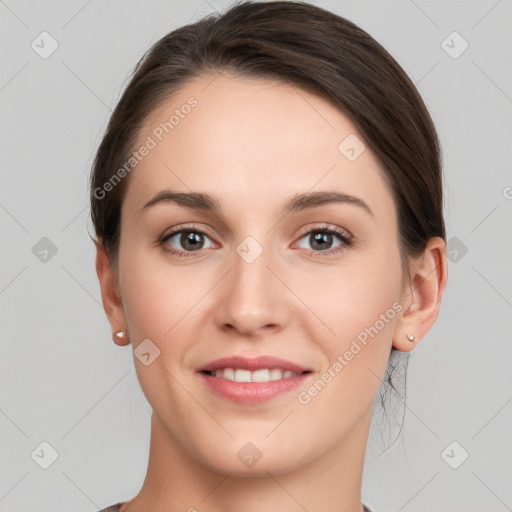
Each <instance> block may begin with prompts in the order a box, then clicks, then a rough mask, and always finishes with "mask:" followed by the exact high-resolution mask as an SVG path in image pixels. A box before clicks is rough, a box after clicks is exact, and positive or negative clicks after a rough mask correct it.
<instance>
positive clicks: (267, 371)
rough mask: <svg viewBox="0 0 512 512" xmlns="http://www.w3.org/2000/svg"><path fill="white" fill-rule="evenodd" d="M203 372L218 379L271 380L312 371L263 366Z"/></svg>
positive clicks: (242, 380)
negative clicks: (253, 369)
mask: <svg viewBox="0 0 512 512" xmlns="http://www.w3.org/2000/svg"><path fill="white" fill-rule="evenodd" d="M201 373H203V374H204V375H209V376H210V377H215V378H218V379H226V380H230V381H232V382H271V381H274V380H281V379H292V378H293V377H298V376H299V375H305V374H307V373H311V372H310V371H309V370H305V371H303V372H300V373H297V372H292V371H291V370H284V369H282V368H261V369H259V370H255V371H250V370H245V369H242V368H218V369H216V370H212V371H210V370H202V371H201Z"/></svg>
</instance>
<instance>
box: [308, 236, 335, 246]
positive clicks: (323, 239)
mask: <svg viewBox="0 0 512 512" xmlns="http://www.w3.org/2000/svg"><path fill="white" fill-rule="evenodd" d="M312 236H313V237H314V238H313V239H314V243H312V244H311V246H312V247H313V248H315V245H317V244H319V247H318V246H317V248H318V249H325V246H322V245H321V244H322V243H324V244H325V243H327V244H328V245H329V244H331V243H332V235H331V233H325V232H324V233H315V234H314V235H312Z"/></svg>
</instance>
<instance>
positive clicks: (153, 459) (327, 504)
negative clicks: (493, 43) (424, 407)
mask: <svg viewBox="0 0 512 512" xmlns="http://www.w3.org/2000/svg"><path fill="white" fill-rule="evenodd" d="M370 421H371V411H369V412H368V414H367V415H366V416H365V417H363V418H362V419H361V421H360V423H359V424H358V425H356V426H355V428H354V429H353V430H352V432H351V433H350V435H348V436H346V437H344V439H343V440H342V442H340V443H339V444H338V445H337V446H335V447H334V448H330V449H329V451H328V452H326V453H321V454H319V456H318V457H317V458H316V459H314V460H312V461H311V462H309V463H307V464H305V465H303V466H301V467H299V468H297V469H295V470H293V471H291V472H287V473H279V472H278V471H272V472H266V475H265V476H259V477H257V478H250V477H238V476H234V475H233V474H227V475H226V474H221V473H219V472H217V471H215V470H214V469H213V468H211V467H208V466H206V465H205V464H203V463H201V462H200V461H199V460H198V459H196V458H194V457H193V456H192V455H191V454H190V453H189V452H187V451H185V450H184V449H183V447H182V446H181V445H180V444H179V443H178V442H177V441H176V439H174V438H173V437H172V436H171V435H170V434H169V432H168V431H167V430H166V429H165V426H164V425H163V424H162V423H161V422H160V421H159V419H158V418H157V417H156V415H155V414H154V413H153V415H152V418H151V441H150V453H149V462H148V470H147V474H146V478H145V480H144V483H143V485H142V488H141V490H140V492H139V494H138V495H137V496H136V497H135V498H133V499H132V500H130V501H128V502H126V503H125V504H124V505H123V506H122V507H121V509H120V512H142V511H144V510H152V511H153V512H164V511H165V512H178V511H179V512H183V511H188V512H203V511H208V512H235V511H239V510H244V512H260V511H261V510H265V511H266V512H278V511H279V512H286V511H296V510H300V509H301V508H302V509H303V510H308V511H314V510H321V511H322V512H331V511H332V512H362V510H363V508H362V505H361V486H362V474H363V465H364V458H365V452H366V443H367V440H368V433H369V427H370Z"/></svg>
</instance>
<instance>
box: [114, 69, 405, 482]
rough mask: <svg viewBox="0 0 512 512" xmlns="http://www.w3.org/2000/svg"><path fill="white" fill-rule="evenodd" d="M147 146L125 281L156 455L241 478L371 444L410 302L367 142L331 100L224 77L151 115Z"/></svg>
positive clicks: (122, 252) (129, 200) (127, 210)
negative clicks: (378, 400) (173, 455)
mask: <svg viewBox="0 0 512 512" xmlns="http://www.w3.org/2000/svg"><path fill="white" fill-rule="evenodd" d="M191 97H192V98H193V99H190V98H191ZM171 116H174V117H171ZM170 119H171V121H170ZM166 122H167V125H165V123H166ZM148 137H149V138H148ZM142 145H146V148H147V149H146V150H142V151H140V152H139V156H140V162H139V163H138V164H137V165H136V167H135V168H134V170H132V171H131V173H130V176H129V178H124V179H129V186H128V188H127V192H126V195H125V198H124V202H123V206H122V221H121V238H120V249H119V266H118V277H119V282H118V283H119V294H120V297H121V300H122V303H123V309H124V311H123V314H124V315H125V316H124V318H123V321H125V322H126V324H125V325H127V328H128V332H129V335H130V339H131V342H132V344H133V349H134V350H135V355H136V356H137V357H136V358H135V365H136V371H137V374H138V378H139V380H140V384H141V387H142V389H143V391H144V393H145V396H146V397H147V400H148V401H149V403H150V404H151V406H152V408H153V411H154V418H153V420H154V422H155V428H157V430H158V433H159V435H158V439H159V442H161V443H162V449H165V448H163V447H164V446H167V447H171V448H172V449H175V450H176V451H180V452H181V453H183V454H187V455H189V456H190V457H191V458H192V459H194V460H195V461H198V462H199V463H201V464H203V465H206V466H208V467H210V468H213V469H216V470H220V471H223V472H233V474H248V473H251V474H255V473H261V474H264V473H265V472H267V471H271V472H273V473H274V474H278V473H280V472H285V471H289V470H290V469H291V468H296V467H298V466H301V465H303V464H306V463H309V462H312V461H313V460H315V459H317V458H319V457H322V456H323V457H324V458H326V457H330V456H332V457H335V456H336V454H337V453H342V452H343V453H345V454H346V453H347V449H348V450H350V446H355V445H358V444H360V443H357V440H359V441H361V440H363V439H366V438H367V434H368V431H367V428H368V424H369V421H370V417H371V411H372V407H373V404H374V399H375V395H376V393H377V391H378V388H379V385H380V382H381V380H380V379H381V378H382V377H383V375H384V373H385V369H386V366H387V362H388V357H389V354H390V350H391V348H392V343H393V337H394V336H395V338H396V337H397V336H402V337H403V336H404V333H403V332H402V331H400V332H398V331H397V332H396V334H395V330H396V329H397V321H398V320H399V318H400V316H401V313H400V311H401V310H402V309H403V310H405V309H406V308H407V306H408V305H409V303H410V298H408V293H407V291H406V289H405V287H403V286H402V284H403V282H406V281H402V278H403V276H402V270H401V265H400V255H399V248H398V231H397V230H398V227H397V216H396V209H395V205H394V202H393V198H392V195H391V192H390V190H389V189H388V188H387V186H386V184H385V182H384V180H383V178H382V175H381V174H380V171H379V170H378V169H379V164H378V162H377V160H376V159H375V157H374V156H373V155H372V152H371V151H370V149H369V148H368V147H366V148H364V146H363V145H362V141H361V137H360V135H358V134H357V131H356V128H355V127H354V125H353V124H352V123H351V122H350V121H349V120H348V118H347V117H345V116H344V115H343V114H342V113H340V112H339V111H338V110H337V109H336V108H335V107H334V106H333V105H331V104H330V103H329V102H327V101H325V100H324V99H321V98H320V97H317V96H315V95H312V94H309V93H307V92H305V91H303V90H300V89H296V88H294V87H291V86H288V85H284V84H280V83H272V82H270V81H265V80H256V79H250V80H249V79H243V80H242V79H239V78H235V77H232V76H227V75H226V74H221V75H220V76H218V77H217V78H215V79H213V76H208V77H206V76H205V77H201V78H200V79H197V80H196V81H194V82H193V83H190V84H189V85H187V86H186V87H184V88H183V89H182V90H181V91H180V92H179V93H178V94H176V95H175V96H174V97H173V98H172V99H171V100H168V101H167V102H165V103H164V104H163V105H161V107H160V108H158V110H155V111H154V112H152V113H151V114H150V116H149V118H148V119H147V122H146V125H145V128H144V130H143V131H142V132H141V133H140V144H139V145H137V148H136V149H138V148H140V147H141V146H142ZM144 155H145V156H144ZM171 192H172V193H180V194H183V196H181V200H179V201H178V200H177V201H173V200H171V199H170V196H167V198H166V196H165V194H166V193H169V194H170V193H171ZM188 194H195V195H196V196H192V197H189V198H188V199H187V195H188ZM199 194H205V195H208V196H209V197H211V198H212V202H211V204H210V203H209V202H208V201H204V200H202V201H197V199H198V197H199V196H198V195H199ZM317 194H318V196H317ZM324 194H331V195H330V196H327V195H324ZM334 194H339V196H335V195H334ZM342 194H345V195H346V196H352V197H353V198H356V199H353V200H351V201H348V200H340V198H341V199H343V197H344V196H342ZM302 195H304V196H305V198H303V199H302V200H297V198H298V196H302ZM310 196H311V198H309V197H310ZM158 197H159V198H160V200H155V201H152V200H153V199H154V198H158ZM315 197H316V199H315ZM336 197H337V199H336ZM308 198H309V199H308ZM194 199H196V200H194ZM334 199H336V200H334ZM345 199H346V197H345ZM291 202H293V205H294V206H293V207H292V208H288V206H289V205H290V203H291ZM148 203H151V204H149V205H148ZM212 204H215V205H216V209H215V210H214V209H212V208H211V206H212ZM194 205H195V206H194ZM179 230H185V232H184V233H183V232H179V233H178V234H174V235H171V236H168V235H170V234H171V233H172V232H173V231H179ZM330 230H335V231H338V232H339V233H340V234H341V235H340V234H337V233H335V232H331V231H330ZM202 232H204V233H205V234H203V233H202ZM144 340H146V341H144ZM147 340H149V341H147ZM141 343H144V344H143V345H140V344H141ZM232 357H237V358H240V359H237V360H236V361H225V362H222V361H221V362H218V363H216V362H215V361H216V360H218V359H221V358H232ZM262 357H269V358H279V359H280V360H281V361H275V360H274V361H272V360H270V359H268V360H264V359H260V360H259V361H258V360H257V358H262ZM212 362H213V364H212ZM251 364H254V366H252V367H251V366H250V365H251ZM244 367H245V370H244ZM222 368H234V370H235V371H233V370H226V371H224V372H222V371H221V370H222ZM248 368H249V369H250V368H252V369H253V370H256V369H259V370H260V371H254V373H250V372H249V370H248ZM287 368H288V370H290V368H291V370H290V371H292V372H293V375H296V374H300V375H298V376H291V377H290V373H287V374H280V372H279V369H282V370H286V369H287ZM205 369H206V370H211V371H214V370H216V369H217V370H219V372H217V374H218V375H219V376H214V375H206V373H204V371H202V370H205ZM237 369H238V370H239V371H236V370H237ZM266 369H267V370H274V371H265V370H266ZM276 370H277V371H276ZM306 370H307V372H308V373H303V374H302V373H301V372H302V371H306ZM233 378H236V379H237V380H238V379H241V380H247V379H254V380H261V381H263V382H254V383H252V382H237V381H233V380H231V379H233ZM271 378H273V379H275V380H270V381H269V379H271ZM264 381H267V382H264ZM315 383H316V387H315ZM259 457H261V458H260V459H259V460H258V458H259Z"/></svg>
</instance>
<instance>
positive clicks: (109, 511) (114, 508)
mask: <svg viewBox="0 0 512 512" xmlns="http://www.w3.org/2000/svg"><path fill="white" fill-rule="evenodd" d="M123 503H124V501H120V502H119V503H116V504H115V505H110V507H107V508H104V509H102V510H100V511H99V512H119V508H120V507H121V505H122V504H123ZM363 510H364V512H372V511H371V510H370V509H369V508H368V507H367V506H366V505H364V504H363Z"/></svg>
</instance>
